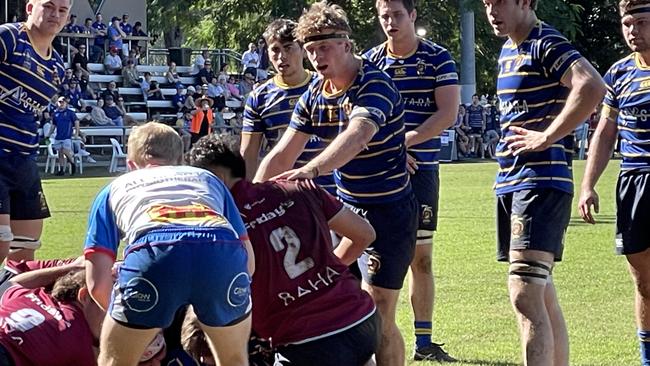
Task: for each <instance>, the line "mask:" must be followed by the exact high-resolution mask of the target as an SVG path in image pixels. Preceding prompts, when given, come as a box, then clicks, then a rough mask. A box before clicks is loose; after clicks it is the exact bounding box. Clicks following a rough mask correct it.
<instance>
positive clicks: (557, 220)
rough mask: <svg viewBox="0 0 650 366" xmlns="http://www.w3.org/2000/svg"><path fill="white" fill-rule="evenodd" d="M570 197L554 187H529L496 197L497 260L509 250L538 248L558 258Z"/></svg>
mask: <svg viewBox="0 0 650 366" xmlns="http://www.w3.org/2000/svg"><path fill="white" fill-rule="evenodd" d="M572 199H573V196H572V195H570V194H568V193H566V192H563V191H560V190H557V189H529V190H522V191H517V192H513V193H507V194H504V195H501V196H497V236H498V238H497V239H498V240H497V260H499V261H502V262H507V261H509V259H510V258H509V252H510V251H511V250H528V249H529V250H539V251H543V252H549V253H553V255H554V256H555V261H556V262H559V261H561V260H562V253H563V252H564V234H565V233H566V229H567V227H568V226H569V220H570V219H571V202H572Z"/></svg>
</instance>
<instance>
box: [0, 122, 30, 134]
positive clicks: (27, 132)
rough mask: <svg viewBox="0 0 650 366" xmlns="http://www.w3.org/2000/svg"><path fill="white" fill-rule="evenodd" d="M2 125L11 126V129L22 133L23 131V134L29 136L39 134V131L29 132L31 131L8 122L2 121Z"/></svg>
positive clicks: (0, 124)
mask: <svg viewBox="0 0 650 366" xmlns="http://www.w3.org/2000/svg"><path fill="white" fill-rule="evenodd" d="M0 127H6V128H10V129H12V130H14V131H17V132H20V133H22V134H24V135H27V136H37V135H38V133H33V132H29V131H25V130H21V129H20V128H18V127H16V126H12V125H8V124H4V123H0Z"/></svg>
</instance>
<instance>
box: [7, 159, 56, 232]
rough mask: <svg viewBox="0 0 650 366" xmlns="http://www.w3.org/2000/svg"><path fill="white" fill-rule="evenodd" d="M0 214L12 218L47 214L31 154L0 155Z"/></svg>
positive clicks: (40, 217)
mask: <svg viewBox="0 0 650 366" xmlns="http://www.w3.org/2000/svg"><path fill="white" fill-rule="evenodd" d="M0 215H9V216H10V217H11V219H12V220H38V219H44V218H47V217H50V209H49V207H48V206H47V201H45V194H43V188H42V187H41V177H40V176H39V175H38V166H36V162H35V161H34V160H32V158H31V157H29V156H21V155H7V156H2V157H0Z"/></svg>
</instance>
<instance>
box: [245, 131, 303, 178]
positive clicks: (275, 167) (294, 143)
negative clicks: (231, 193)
mask: <svg viewBox="0 0 650 366" xmlns="http://www.w3.org/2000/svg"><path fill="white" fill-rule="evenodd" d="M309 137H310V136H309V135H307V134H305V133H302V132H298V131H296V130H294V129H292V128H289V129H287V131H286V132H285V133H284V134H283V135H282V138H281V139H280V141H278V144H277V145H275V147H274V148H273V149H272V150H271V152H269V154H268V155H267V156H266V157H265V158H264V159H263V160H262V162H261V163H260V167H259V169H258V170H257V173H256V174H255V179H253V182H254V183H255V182H264V181H267V180H269V179H271V177H273V176H276V175H278V174H280V173H283V172H286V171H287V170H289V169H291V167H293V164H295V163H296V160H297V159H298V156H300V153H302V151H303V149H304V148H305V145H306V144H307V141H309Z"/></svg>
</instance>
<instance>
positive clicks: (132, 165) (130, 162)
mask: <svg viewBox="0 0 650 366" xmlns="http://www.w3.org/2000/svg"><path fill="white" fill-rule="evenodd" d="M126 166H127V167H128V168H129V171H131V170H138V169H140V167H139V166H138V164H137V163H136V162H135V161H133V160H130V159H126Z"/></svg>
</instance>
